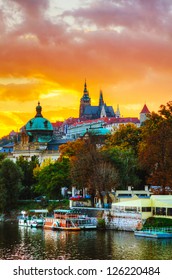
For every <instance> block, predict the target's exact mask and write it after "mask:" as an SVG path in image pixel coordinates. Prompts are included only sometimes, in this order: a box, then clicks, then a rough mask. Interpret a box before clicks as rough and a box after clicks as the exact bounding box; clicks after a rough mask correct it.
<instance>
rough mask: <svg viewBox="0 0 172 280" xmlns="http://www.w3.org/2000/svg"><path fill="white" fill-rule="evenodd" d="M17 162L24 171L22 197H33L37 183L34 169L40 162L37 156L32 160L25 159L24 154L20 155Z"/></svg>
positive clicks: (20, 196)
mask: <svg viewBox="0 0 172 280" xmlns="http://www.w3.org/2000/svg"><path fill="white" fill-rule="evenodd" d="M16 164H17V165H18V166H19V167H20V168H21V170H22V172H23V178H22V180H21V183H22V188H21V190H20V195H19V198H20V199H28V198H33V195H34V184H35V183H36V180H35V177H34V174H33V170H34V168H35V167H36V166H37V164H38V159H37V157H32V158H31V160H30V161H28V160H25V159H24V157H23V156H20V157H19V159H18V160H17V162H16Z"/></svg>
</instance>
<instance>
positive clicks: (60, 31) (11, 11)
mask: <svg viewBox="0 0 172 280" xmlns="http://www.w3.org/2000/svg"><path fill="white" fill-rule="evenodd" d="M4 2H5V3H4ZM83 2H84V3H83ZM0 20H1V24H0V61H1V67H0V111H1V112H0V113H1V124H2V123H4V124H5V125H4V126H3V127H4V129H3V130H2V131H1V134H2V135H3V133H5V131H6V132H8V131H9V129H11V126H10V125H9V127H7V125H6V121H5V120H9V119H10V118H13V113H14V112H15V111H17V114H19V115H20V112H21V115H20V116H21V117H20V118H15V123H16V125H15V127H18V126H19V125H23V124H24V123H25V121H27V120H26V116H27V117H29V116H30V112H31V111H33V114H34V110H35V106H36V104H37V102H38V100H40V101H41V103H42V104H43V106H44V111H45V114H46V117H47V118H50V120H52V121H54V120H58V119H63V118H67V117H70V116H74V117H77V116H78V108H79V100H80V98H81V95H82V91H83V84H84V80H85V78H86V79H87V84H88V89H89V92H90V96H91V99H92V104H97V102H98V96H99V90H100V89H102V90H103V93H104V99H105V101H106V103H107V104H108V105H113V106H114V109H116V106H117V104H119V105H120V109H121V114H122V115H124V116H138V114H139V112H140V110H141V109H142V106H143V104H144V103H145V102H146V103H147V105H148V107H149V109H150V110H155V111H157V110H158V109H159V106H160V105H161V104H162V103H163V104H166V103H167V102H168V101H169V100H170V95H171V92H172V82H171V75H172V46H171V39H172V24H171V23H172V3H171V0H151V1H145V0H109V1H106V0H87V1H82V0H70V1H68V0H63V1H56V0H51V1H50V0H25V1H23V0H6V1H3V0H0ZM6 104H8V106H6ZM20 108H22V111H20V110H21V109H20ZM24 111H25V116H24V114H23V112H24ZM4 112H5V113H4ZM7 117H8V118H7ZM13 122H14V119H13V120H12V123H11V124H13ZM22 122H23V124H22ZM9 123H10V122H9ZM1 127H2V126H1ZM5 127H6V128H5Z"/></svg>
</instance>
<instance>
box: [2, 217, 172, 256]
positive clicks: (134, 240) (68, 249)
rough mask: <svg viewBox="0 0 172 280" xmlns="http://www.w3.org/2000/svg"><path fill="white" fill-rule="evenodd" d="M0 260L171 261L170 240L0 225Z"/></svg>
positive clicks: (7, 223) (13, 224)
mask: <svg viewBox="0 0 172 280" xmlns="http://www.w3.org/2000/svg"><path fill="white" fill-rule="evenodd" d="M0 259H1V260H2V259H6V260H9V259H16V260H17V259H27V260H54V259H69V260H171V259H172V239H151V238H143V237H135V236H134V234H133V232H122V231H120V232H117V231H113V230H107V231H97V230H91V231H79V232H66V231H51V230H42V229H31V228H24V227H19V226H18V224H17V223H11V222H5V223H2V222H0Z"/></svg>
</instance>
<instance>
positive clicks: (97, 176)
mask: <svg viewBox="0 0 172 280" xmlns="http://www.w3.org/2000/svg"><path fill="white" fill-rule="evenodd" d="M93 139H95V138H92V139H90V138H89V139H86V140H83V148H82V150H80V151H78V152H77V154H76V156H75V157H73V158H72V161H71V179H72V182H73V184H74V185H75V186H77V188H87V191H88V192H89V193H90V194H91V198H92V205H94V197H95V196H96V195H98V196H99V197H100V198H101V201H102V204H103V197H102V192H108V191H110V190H111V189H112V188H113V189H115V188H116V185H117V177H118V172H117V170H116V168H115V167H114V166H113V165H112V164H111V163H110V162H108V161H107V160H104V158H103V156H102V154H101V152H100V150H99V149H98V148H97V146H96V143H95V142H94V141H93Z"/></svg>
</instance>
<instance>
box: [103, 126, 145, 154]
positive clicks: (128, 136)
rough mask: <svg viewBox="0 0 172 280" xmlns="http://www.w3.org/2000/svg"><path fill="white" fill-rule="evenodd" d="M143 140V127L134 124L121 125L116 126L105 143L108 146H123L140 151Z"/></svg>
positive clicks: (123, 147)
mask: <svg viewBox="0 0 172 280" xmlns="http://www.w3.org/2000/svg"><path fill="white" fill-rule="evenodd" d="M140 140H141V128H139V127H137V126H136V125H134V124H130V123H128V124H126V125H123V124H122V125H120V126H119V128H115V129H114V131H113V133H112V134H111V135H109V136H108V138H107V141H106V143H105V146H106V147H116V146H117V147H121V148H122V149H125V150H126V149H129V150H131V149H132V150H133V151H134V152H135V154H137V153H138V144H139V142H140Z"/></svg>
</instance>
